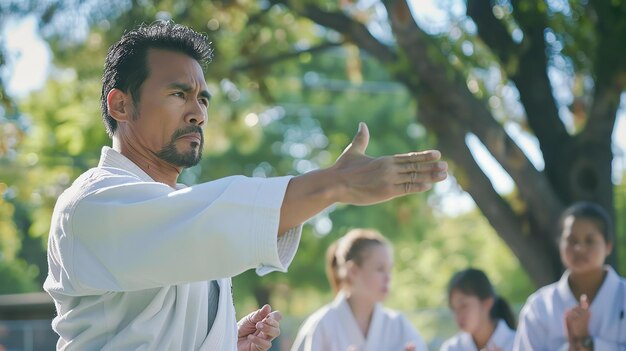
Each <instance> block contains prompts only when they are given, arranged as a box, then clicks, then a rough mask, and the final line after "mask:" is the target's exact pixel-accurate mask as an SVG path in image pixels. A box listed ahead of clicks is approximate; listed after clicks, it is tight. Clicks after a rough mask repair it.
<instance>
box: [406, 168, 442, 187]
mask: <svg viewBox="0 0 626 351" xmlns="http://www.w3.org/2000/svg"><path fill="white" fill-rule="evenodd" d="M447 176H448V173H447V172H440V171H431V172H428V173H425V172H421V173H419V172H411V173H400V174H398V175H397V179H396V180H395V181H394V184H405V183H434V182H438V181H441V180H444V179H446V177H447Z"/></svg>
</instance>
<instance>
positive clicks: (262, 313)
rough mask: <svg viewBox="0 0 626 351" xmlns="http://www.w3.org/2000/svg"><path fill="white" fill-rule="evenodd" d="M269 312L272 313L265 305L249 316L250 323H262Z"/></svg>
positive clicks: (270, 308) (268, 306)
mask: <svg viewBox="0 0 626 351" xmlns="http://www.w3.org/2000/svg"><path fill="white" fill-rule="evenodd" d="M270 312H272V307H271V306H270V305H268V304H265V305H264V306H263V307H261V309H259V310H257V311H256V312H254V313H253V314H252V315H251V316H250V321H251V322H252V323H257V322H260V321H262V320H263V319H264V318H265V317H267V316H268V315H269V314H270Z"/></svg>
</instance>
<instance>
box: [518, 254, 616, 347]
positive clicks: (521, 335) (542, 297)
mask: <svg viewBox="0 0 626 351" xmlns="http://www.w3.org/2000/svg"><path fill="white" fill-rule="evenodd" d="M605 269H606V270H607V275H606V278H605V279H604V282H602V285H601V286H600V290H598V294H597V295H596V297H595V298H594V299H593V301H592V302H591V305H590V307H589V308H590V310H591V320H590V321H589V334H590V335H591V336H592V337H593V342H594V349H595V350H599V351H617V350H620V351H623V350H626V321H625V320H624V318H625V316H624V312H625V309H626V292H625V291H624V290H625V288H626V282H624V280H623V279H622V278H620V276H619V275H617V273H615V271H614V270H613V268H611V267H609V266H607V267H606V268H605ZM568 277H569V272H565V273H564V274H563V276H562V277H561V279H560V280H559V281H558V282H556V283H554V284H550V285H547V286H545V287H543V288H541V289H539V290H538V291H537V292H535V293H534V294H532V295H531V296H530V297H529V298H528V300H527V301H526V304H525V305H524V307H523V308H522V311H521V312H520V322H519V327H518V329H517V335H516V338H515V345H514V348H513V349H514V350H520V351H555V350H567V349H568V347H569V345H568V342H567V335H566V326H565V311H567V310H568V309H570V308H572V307H574V306H576V305H577V304H578V301H576V298H575V297H574V294H573V293H572V291H571V289H570V287H569V284H568V282H567V280H568Z"/></svg>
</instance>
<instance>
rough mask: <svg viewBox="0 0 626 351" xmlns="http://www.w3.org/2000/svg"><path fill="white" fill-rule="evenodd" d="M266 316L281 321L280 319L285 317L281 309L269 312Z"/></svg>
mask: <svg viewBox="0 0 626 351" xmlns="http://www.w3.org/2000/svg"><path fill="white" fill-rule="evenodd" d="M265 318H266V319H269V318H272V319H274V320H275V321H276V322H280V320H281V319H283V315H282V314H281V313H280V312H279V311H273V312H272V313H270V314H268V315H267V317H265Z"/></svg>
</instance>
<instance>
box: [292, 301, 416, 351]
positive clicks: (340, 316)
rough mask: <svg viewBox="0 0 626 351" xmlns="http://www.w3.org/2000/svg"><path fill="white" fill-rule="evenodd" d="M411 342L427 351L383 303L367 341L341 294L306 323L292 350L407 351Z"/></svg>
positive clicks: (405, 322) (403, 320)
mask: <svg viewBox="0 0 626 351" xmlns="http://www.w3.org/2000/svg"><path fill="white" fill-rule="evenodd" d="M408 342H413V343H414V344H415V346H416V351H426V350H427V347H426V344H425V343H424V340H423V339H422V337H421V336H420V335H419V333H418V332H417V331H416V330H415V328H413V326H412V325H411V323H410V322H409V321H408V320H407V319H406V318H405V317H404V316H403V315H402V314H400V313H398V312H395V311H392V310H389V309H386V308H384V307H382V306H381V305H380V304H377V305H376V307H374V313H373V315H372V320H371V322H370V326H369V330H368V332H367V338H365V337H364V336H363V333H362V332H361V329H359V326H358V325H357V322H356V320H355V319H354V315H353V314H352V310H351V309H350V305H348V301H347V300H346V297H345V295H344V294H343V293H341V292H340V293H339V294H338V295H337V297H336V298H335V300H334V301H333V302H332V303H330V304H328V305H326V306H324V307H322V308H321V309H319V310H317V311H316V312H315V313H313V314H312V315H311V316H309V318H307V320H306V321H305V322H304V323H303V324H302V327H301V328H300V331H299V332H298V336H297V337H296V340H295V342H294V344H293V346H292V348H291V351H346V350H351V351H404V345H405V344H406V343H408Z"/></svg>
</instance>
